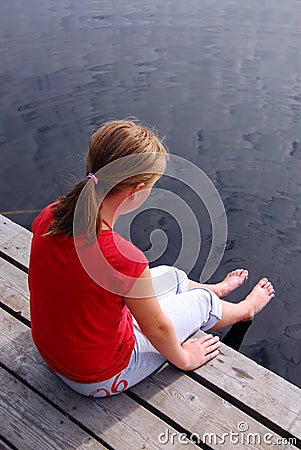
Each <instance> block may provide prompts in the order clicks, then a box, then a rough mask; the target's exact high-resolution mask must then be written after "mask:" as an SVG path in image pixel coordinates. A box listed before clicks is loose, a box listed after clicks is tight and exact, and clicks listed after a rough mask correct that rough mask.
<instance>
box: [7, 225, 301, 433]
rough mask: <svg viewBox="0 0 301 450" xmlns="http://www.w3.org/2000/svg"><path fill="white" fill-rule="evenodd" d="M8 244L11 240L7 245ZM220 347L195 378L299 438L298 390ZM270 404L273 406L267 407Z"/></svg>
mask: <svg viewBox="0 0 301 450" xmlns="http://www.w3.org/2000/svg"><path fill="white" fill-rule="evenodd" d="M4 219H5V221H7V220H8V219H6V218H4ZM10 222H11V221H10ZM11 224H12V225H11ZM11 224H10V225H9V226H13V228H14V230H15V231H16V230H18V232H17V235H19V234H20V233H21V231H20V228H21V230H22V227H19V226H18V225H17V226H16V224H14V223H13V222H11ZM16 227H17V228H16ZM18 227H19V228H18ZM2 228H3V227H2ZM0 229H1V224H0ZM28 233H29V232H27V233H25V234H26V236H25V237H24V243H23V247H22V254H23V255H24V254H25V253H26V251H27V252H29V246H30V236H31V235H28ZM2 234H3V233H2ZM8 234H9V233H8ZM12 234H13V233H12ZM10 236H11V234H10ZM25 241H26V242H25ZM0 242H1V241H0ZM1 245H2V244H1ZM12 247H13V244H12V243H11V244H10V247H9V248H12ZM26 295H27V294H26ZM199 334H200V335H201V334H202V332H199ZM221 350H222V353H221V355H220V356H219V357H218V358H215V359H214V360H213V361H211V362H210V363H209V364H207V365H205V366H203V367H201V368H200V369H198V370H196V371H195V374H196V377H199V380H200V381H204V382H206V383H208V382H209V383H211V384H212V385H214V386H217V387H218V388H219V389H221V390H222V391H224V392H225V393H226V394H228V395H230V396H231V397H232V398H234V399H235V400H238V401H239V402H242V403H244V404H246V405H248V406H249V407H250V408H252V409H254V410H256V411H258V412H259V413H260V414H261V415H262V416H263V417H264V418H266V419H268V420H270V421H272V422H274V423H275V424H277V425H278V426H279V427H281V428H283V429H286V430H288V431H289V432H290V433H292V434H293V435H295V436H296V437H298V439H301V418H300V416H301V414H300V413H301V402H300V399H301V390H300V389H299V388H298V387H296V386H294V385H292V384H290V383H289V382H287V381H286V380H284V379H283V378H281V377H279V376H278V375H276V374H274V373H273V372H270V371H268V370H267V369H265V368H263V367H262V366H259V365H258V364H257V363H255V362H254V361H252V360H250V359H249V358H247V357H245V356H244V355H242V354H240V353H238V352H236V351H235V350H233V349H231V348H228V347H226V346H225V345H222V348H221ZM242 368H243V369H242ZM271 403H273V405H274V406H273V408H271V407H270V405H271Z"/></svg>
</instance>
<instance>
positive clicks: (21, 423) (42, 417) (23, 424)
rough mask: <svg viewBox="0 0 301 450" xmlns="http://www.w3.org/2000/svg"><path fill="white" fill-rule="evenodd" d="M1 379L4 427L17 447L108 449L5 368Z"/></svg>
mask: <svg viewBox="0 0 301 450" xmlns="http://www.w3.org/2000/svg"><path fill="white" fill-rule="evenodd" d="M0 379H1V390H0V429H1V432H2V433H3V432H5V436H6V437H7V439H8V441H9V442H10V443H11V444H13V445H14V446H16V447H17V448H20V449H21V448H27V449H30V448H34V449H35V450H40V449H41V450H47V449H49V450H55V449H57V450H62V449H67V448H68V449H69V448H70V449H72V448H73V449H86V448H89V449H91V450H93V449H104V448H105V447H104V446H103V445H101V444H100V443H99V442H97V441H96V440H95V439H94V438H92V437H91V436H90V435H89V434H88V433H86V432H84V431H83V430H81V429H80V428H79V427H78V426H77V425H75V424H74V423H72V422H71V421H70V420H69V419H68V418H67V417H66V416H64V415H63V414H61V413H60V412H59V411H57V410H56V409H55V408H53V407H52V406H50V405H49V404H48V403H47V402H45V400H43V399H42V398H41V397H39V396H38V395H37V394H35V393H34V392H32V391H31V390H30V389H29V388H27V387H26V386H25V385H24V384H22V383H21V382H20V381H18V380H17V379H16V378H14V377H13V376H12V375H10V374H9V373H7V372H6V371H5V370H3V369H1V368H0Z"/></svg>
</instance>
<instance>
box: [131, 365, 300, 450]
mask: <svg viewBox="0 0 301 450" xmlns="http://www.w3.org/2000/svg"><path fill="white" fill-rule="evenodd" d="M130 391H131V392H133V393H134V394H136V395H138V396H139V397H140V398H141V399H143V400H144V401H146V402H148V403H149V404H150V405H152V406H154V407H155V408H157V409H159V410H160V411H161V412H163V413H164V414H166V415H168V416H169V417H170V418H171V419H172V420H174V421H175V422H177V423H178V424H180V425H181V426H182V427H183V428H184V429H186V430H189V432H190V433H194V435H195V436H196V437H197V439H199V438H200V439H201V440H203V442H204V443H205V444H208V445H210V446H211V447H212V448H214V449H220V450H232V449H233V445H234V441H233V439H234V438H233V437H232V438H231V435H233V434H234V433H238V435H237V436H238V437H239V441H238V442H236V443H235V446H234V447H235V449H241V450H244V449H245V448H246V447H247V444H252V449H258V450H260V449H262V448H263V444H264V443H265V442H264V441H265V439H266V436H268V435H272V436H273V438H271V439H273V442H274V445H273V448H275V449H289V448H291V449H292V448H296V447H294V446H293V445H288V444H280V442H281V438H280V436H279V435H278V434H276V433H273V432H272V431H271V430H270V429H269V428H267V427H265V426H263V425H261V424H260V423H259V422H257V421H256V420H254V419H252V418H251V417H249V416H248V415H247V414H245V413H243V412H242V411H240V410H239V409H238V408H236V407H234V406H233V405H231V404H230V403H228V402H226V401H225V400H223V399H222V398H221V397H219V396H217V395H215V394H214V393H213V392H211V391H209V390H208V389H206V388H204V387H203V386H201V385H200V384H198V383H197V382H196V381H195V380H192V379H191V378H189V377H188V376H186V375H183V374H181V373H180V372H179V371H178V370H176V369H175V368H174V367H171V366H165V367H164V368H163V369H162V370H161V371H160V372H158V373H157V374H155V375H152V376H150V377H148V378H147V379H146V380H145V381H143V382H141V383H139V384H137V385H136V386H134V387H132V388H131V389H130ZM231 433H232V434H231ZM236 439H237V438H236ZM253 439H254V440H253ZM248 440H249V441H248ZM277 442H279V444H277ZM283 442H284V441H283Z"/></svg>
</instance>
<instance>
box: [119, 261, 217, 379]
mask: <svg viewBox="0 0 301 450" xmlns="http://www.w3.org/2000/svg"><path fill="white" fill-rule="evenodd" d="M142 292H143V295H144V296H142V295H141V293H142ZM125 302H126V305H127V306H128V308H129V310H130V311H131V313H132V314H133V316H134V317H135V319H136V320H137V322H138V324H139V326H140V329H141V331H142V332H143V334H145V336H146V337H147V338H148V339H149V341H150V342H151V343H152V345H153V346H154V347H155V348H156V349H157V350H158V351H159V352H160V353H161V354H162V355H163V356H165V358H166V359H168V360H169V361H170V362H171V363H172V364H174V365H175V366H177V367H179V368H180V369H183V370H193V369H196V368H197V367H199V366H201V365H203V364H204V363H206V362H207V361H209V360H211V359H212V358H214V357H215V356H217V355H218V353H219V352H218V350H217V349H218V347H219V346H220V343H219V342H218V337H217V336H216V337H213V336H212V335H206V336H203V337H201V338H199V339H188V340H187V341H186V342H185V343H184V344H182V345H181V344H180V342H179V340H178V337H177V335H176V331H175V329H174V326H173V324H172V322H171V320H170V319H169V318H168V317H167V316H166V315H165V314H164V312H163V311H162V309H161V307H160V305H159V302H158V300H157V297H156V295H155V292H154V289H153V285H152V281H151V274H150V270H149V268H148V267H147V268H146V269H145V270H144V272H143V273H142V274H141V276H140V277H139V278H138V279H137V281H136V283H135V285H134V287H133V288H132V289H131V291H130V293H129V294H128V297H126V298H125Z"/></svg>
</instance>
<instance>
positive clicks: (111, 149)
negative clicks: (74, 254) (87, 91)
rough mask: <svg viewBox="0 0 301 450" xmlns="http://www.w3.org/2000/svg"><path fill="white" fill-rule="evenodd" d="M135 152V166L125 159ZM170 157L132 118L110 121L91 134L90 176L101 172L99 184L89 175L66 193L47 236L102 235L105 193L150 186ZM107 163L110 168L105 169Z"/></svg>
mask: <svg viewBox="0 0 301 450" xmlns="http://www.w3.org/2000/svg"><path fill="white" fill-rule="evenodd" d="M132 155H139V158H137V157H135V158H134V167H133V164H132V159H131V158H129V159H128V158H124V157H129V156H132ZM167 157H168V154H167V150H166V148H165V146H164V145H163V143H162V141H161V140H160V139H159V138H158V136H157V135H156V133H155V132H154V131H151V130H149V129H148V128H146V127H144V126H143V125H141V124H139V123H136V122H134V121H130V120H113V121H109V122H106V123H105V124H104V125H102V126H101V127H100V128H99V129H98V130H97V131H96V132H95V133H94V134H93V135H92V136H91V138H90V141H89V150H88V153H87V156H86V175H88V174H89V173H92V174H97V172H98V171H101V177H100V179H99V180H98V183H97V184H96V183H95V181H97V180H95V179H94V181H93V179H91V178H88V177H87V176H86V178H84V179H83V180H81V181H80V182H79V183H78V184H77V185H76V186H75V187H74V188H73V189H72V190H71V191H70V192H69V193H68V194H66V195H64V196H62V197H61V198H60V199H59V202H58V203H57V204H55V205H54V206H53V215H54V220H53V222H52V223H51V225H50V227H49V229H48V232H47V233H46V235H54V234H57V233H60V234H63V235H65V236H67V237H72V236H73V233H75V234H76V235H78V234H82V233H84V234H86V235H88V236H89V237H91V236H93V235H94V236H95V233H96V236H97V237H98V236H99V234H100V230H101V207H102V199H103V197H104V193H105V195H113V194H114V193H115V192H116V191H118V190H121V189H131V188H134V187H135V186H137V184H138V183H141V182H143V183H145V185H146V186H147V185H149V184H151V183H153V182H155V181H156V180H157V179H158V178H160V176H161V175H162V174H163V173H164V170H165V167H166V160H167ZM127 159H128V160H129V163H128V164H127V163H125V161H126V160H127ZM113 163H114V164H113ZM107 165H109V169H108V170H101V169H103V168H105V167H106V166H107ZM84 188H85V189H84ZM106 193H108V194H106ZM81 194H82V195H83V196H84V198H83V201H81V202H80V208H81V209H80V211H79V216H78V215H77V217H80V220H77V221H76V222H77V223H76V228H75V229H74V231H73V218H74V211H75V207H76V204H77V202H78V199H79V196H80V195H81ZM95 218H96V219H95Z"/></svg>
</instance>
